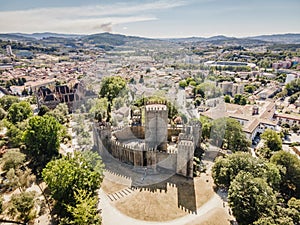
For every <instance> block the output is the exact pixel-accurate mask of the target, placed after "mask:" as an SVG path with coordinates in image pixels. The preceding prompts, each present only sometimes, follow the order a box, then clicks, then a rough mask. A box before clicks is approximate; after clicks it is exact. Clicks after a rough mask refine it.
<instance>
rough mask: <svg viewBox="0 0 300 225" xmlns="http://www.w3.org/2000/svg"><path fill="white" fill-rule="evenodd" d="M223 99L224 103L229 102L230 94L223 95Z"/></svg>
mask: <svg viewBox="0 0 300 225" xmlns="http://www.w3.org/2000/svg"><path fill="white" fill-rule="evenodd" d="M224 101H225V102H226V103H230V96H229V95H225V96H224Z"/></svg>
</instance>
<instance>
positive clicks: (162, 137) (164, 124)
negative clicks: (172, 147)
mask: <svg viewBox="0 0 300 225" xmlns="http://www.w3.org/2000/svg"><path fill="white" fill-rule="evenodd" d="M167 137H168V109H167V106H166V105H164V104H150V105H146V109H145V146H146V149H157V150H160V151H167Z"/></svg>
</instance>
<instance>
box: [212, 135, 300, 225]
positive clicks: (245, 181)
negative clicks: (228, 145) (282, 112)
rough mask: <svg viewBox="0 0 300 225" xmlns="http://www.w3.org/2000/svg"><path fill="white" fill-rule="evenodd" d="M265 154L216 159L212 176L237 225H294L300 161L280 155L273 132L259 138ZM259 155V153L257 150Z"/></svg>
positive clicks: (299, 192) (278, 141) (297, 211)
mask: <svg viewBox="0 0 300 225" xmlns="http://www.w3.org/2000/svg"><path fill="white" fill-rule="evenodd" d="M261 137H262V139H263V140H264V146H263V147H262V149H268V151H265V152H267V153H268V154H260V155H259V156H260V157H256V158H255V157H253V156H252V155H251V154H249V153H243V152H236V153H234V154H232V155H228V156H227V157H219V158H217V160H216V162H215V164H214V166H213V169H212V172H213V178H214V181H215V183H216V185H217V186H218V187H223V188H226V189H228V201H229V205H230V207H231V209H232V212H233V215H234V216H235V217H236V219H237V221H238V222H239V224H242V225H243V224H245V225H246V224H291V225H292V224H297V223H298V222H299V219H300V216H299V215H300V200H299V196H300V183H299V177H300V169H299V168H300V161H299V159H298V158H297V157H296V156H295V155H292V154H290V153H288V152H284V151H282V150H281V149H282V143H281V139H280V136H279V135H278V134H277V133H276V132H275V131H273V130H266V131H265V132H264V133H263V134H262V135H261ZM260 151H262V150H260Z"/></svg>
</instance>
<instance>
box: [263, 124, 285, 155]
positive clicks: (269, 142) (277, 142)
mask: <svg viewBox="0 0 300 225" xmlns="http://www.w3.org/2000/svg"><path fill="white" fill-rule="evenodd" d="M261 138H262V139H264V140H265V144H266V146H267V147H268V148H269V149H270V150H271V151H274V152H276V151H279V150H281V149H282V141H281V138H280V136H279V135H278V134H277V133H276V131H274V130H271V129H266V130H265V132H264V133H262V135H261Z"/></svg>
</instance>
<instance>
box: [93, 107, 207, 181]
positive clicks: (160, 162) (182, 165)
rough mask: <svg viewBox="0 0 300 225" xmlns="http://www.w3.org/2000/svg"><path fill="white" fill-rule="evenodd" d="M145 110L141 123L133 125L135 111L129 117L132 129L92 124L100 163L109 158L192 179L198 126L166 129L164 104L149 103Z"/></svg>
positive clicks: (169, 127)
mask: <svg viewBox="0 0 300 225" xmlns="http://www.w3.org/2000/svg"><path fill="white" fill-rule="evenodd" d="M144 110H145V113H144V116H145V118H144V121H145V123H144V124H142V123H137V122H136V120H137V114H139V115H140V113H138V112H134V113H131V115H132V119H133V121H135V122H134V123H132V125H131V126H127V127H123V128H117V129H114V128H112V127H111V126H110V125H109V124H106V123H103V122H101V123H98V124H96V125H95V127H94V143H95V146H96V147H97V149H98V151H99V153H100V155H101V156H102V158H103V161H104V162H105V159H106V158H107V157H110V158H113V159H115V160H118V161H119V162H121V163H126V164H129V165H132V166H133V167H134V168H148V169H151V170H152V171H157V170H159V171H163V170H168V171H171V172H174V173H176V174H180V175H182V176H185V177H189V178H192V177H193V157H194V152H195V149H196V148H199V147H200V132H201V124H200V123H191V124H189V125H188V126H185V127H182V126H181V127H171V126H169V125H168V108H167V105H166V104H164V103H155V104H152V103H148V104H147V105H146V106H145V107H144ZM138 121H140V118H138ZM174 137H175V138H174ZM174 139H175V140H176V141H173V142H172V141H171V140H174Z"/></svg>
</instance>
